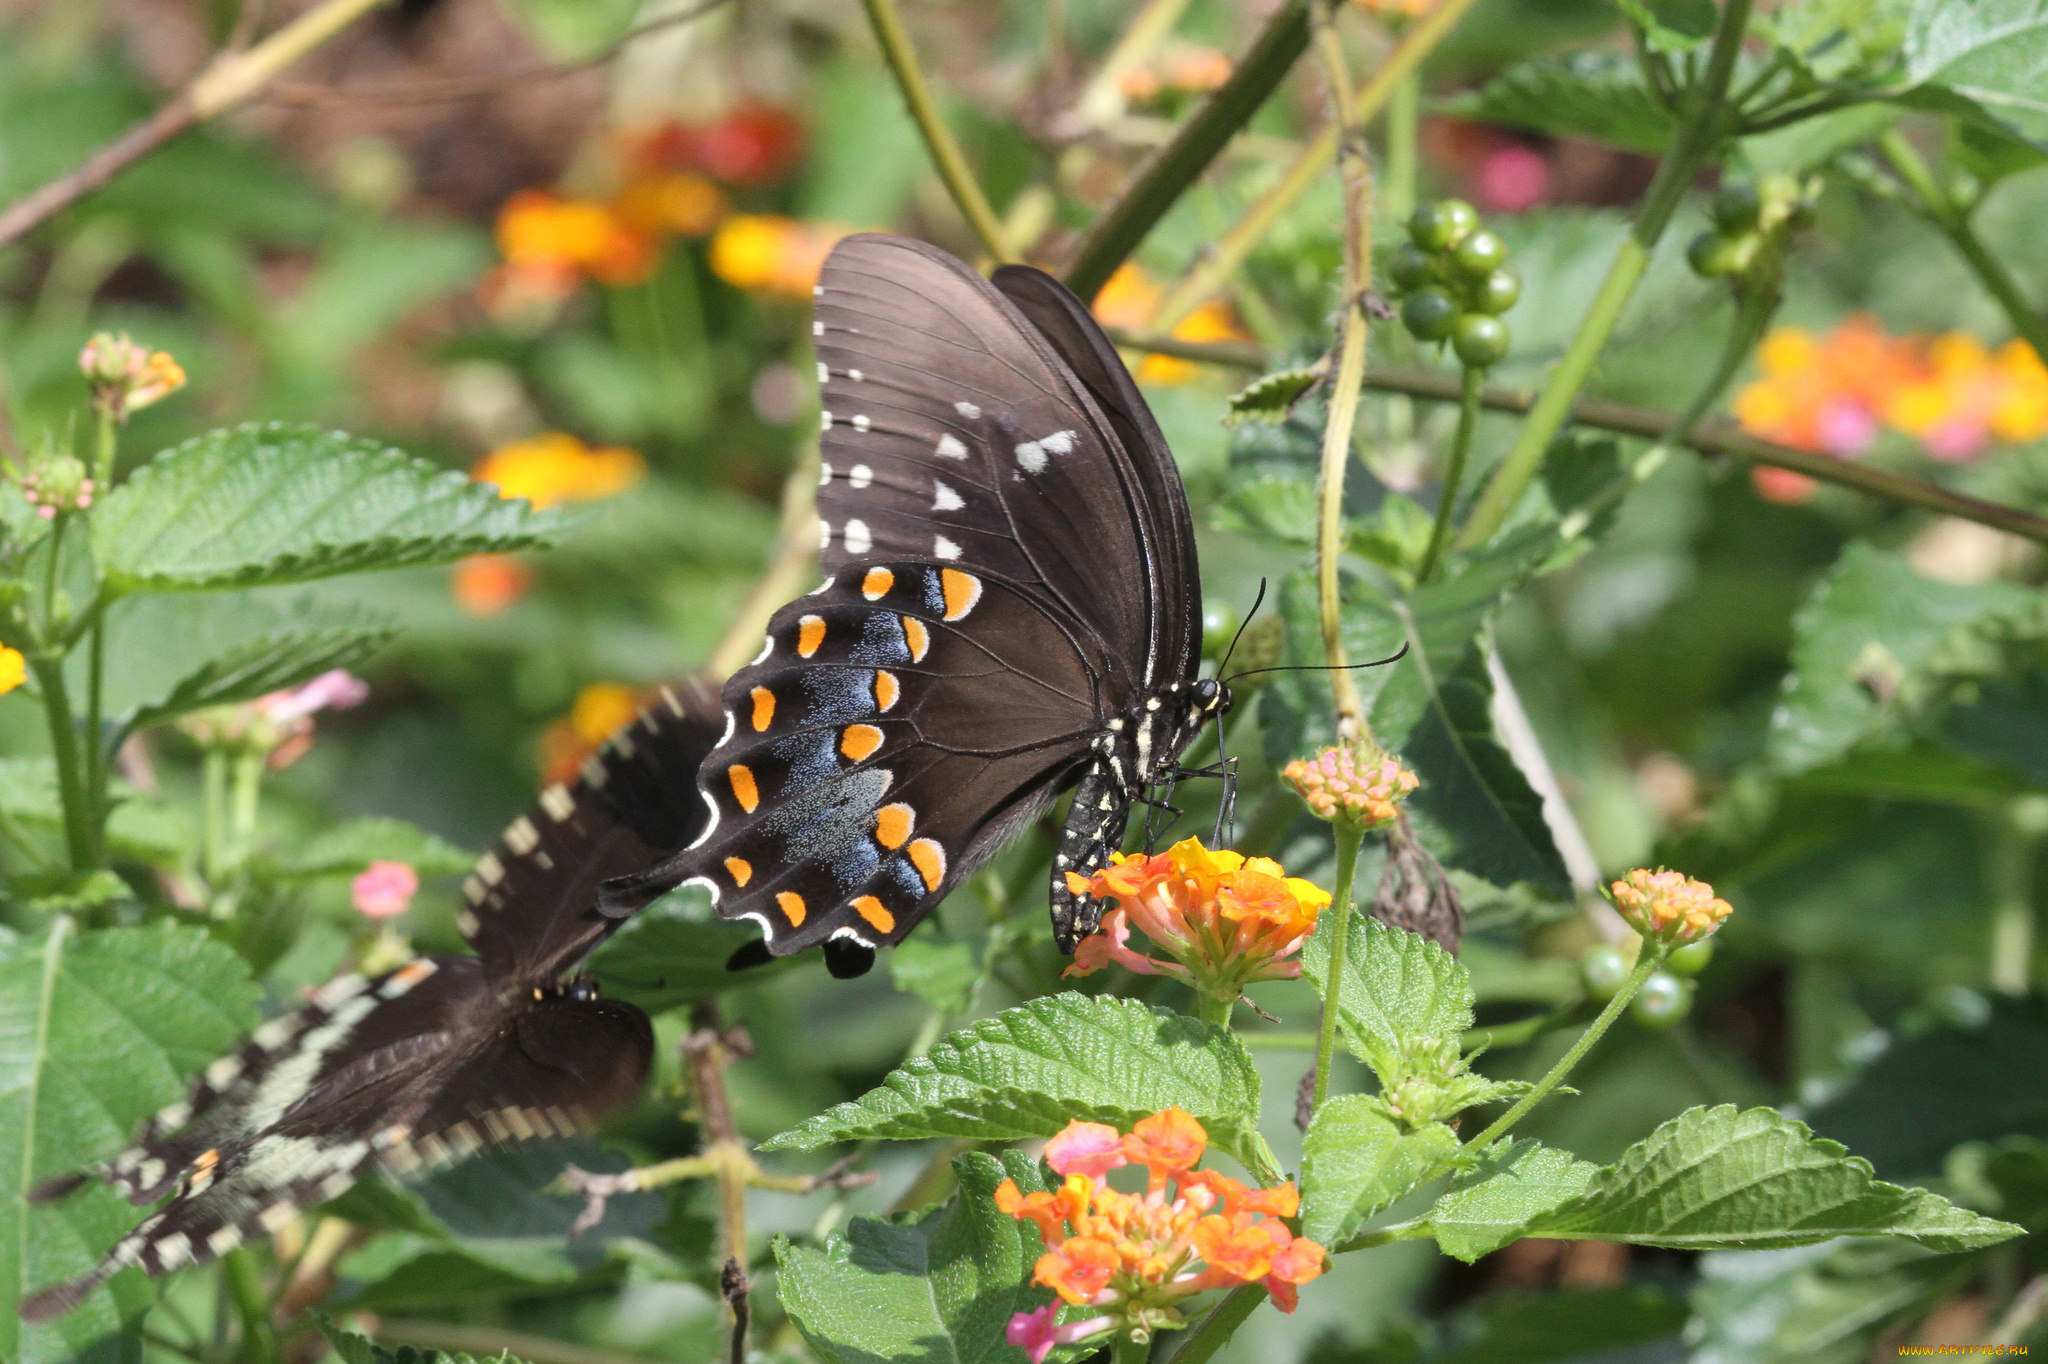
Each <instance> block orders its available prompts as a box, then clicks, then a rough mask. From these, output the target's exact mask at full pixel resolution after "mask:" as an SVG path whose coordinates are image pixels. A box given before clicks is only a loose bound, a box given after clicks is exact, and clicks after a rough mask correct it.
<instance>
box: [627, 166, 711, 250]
mask: <svg viewBox="0 0 2048 1364" xmlns="http://www.w3.org/2000/svg"><path fill="white" fill-rule="evenodd" d="M611 211H612V213H613V214H614V215H616V216H617V218H618V219H619V221H620V222H622V223H625V224H626V225H627V226H628V227H630V228H632V229H633V230H634V231H636V232H639V233H642V234H644V235H645V236H647V237H648V238H650V239H652V238H655V237H657V236H659V235H660V234H662V233H665V232H672V233H674V234H676V235H677V236H680V237H701V236H703V235H704V234H705V233H707V232H709V231H711V229H712V228H714V227H716V226H718V220H719V219H720V218H722V217H724V216H725V193H724V191H722V190H720V189H719V188H718V186H716V185H714V184H712V183H711V182H710V181H709V180H707V179H705V178H704V177H703V176H701V175H694V174H692V173H690V172H689V171H664V172H660V173H656V174H652V175H636V176H634V177H633V178H632V179H631V180H628V181H627V182H626V187H625V188H624V189H622V190H620V191H619V193H618V196H617V197H616V198H614V199H613V200H612V205H611Z"/></svg>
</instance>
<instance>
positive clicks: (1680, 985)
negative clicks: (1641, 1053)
mask: <svg viewBox="0 0 2048 1364" xmlns="http://www.w3.org/2000/svg"><path fill="white" fill-rule="evenodd" d="M1628 1009H1629V1012H1630V1013H1632V1014H1634V1015H1635V1016H1636V1022H1638V1023H1640V1024H1642V1025H1643V1026H1644V1027H1646V1028H1668V1027H1671V1026H1672V1025H1673V1024H1675V1023H1677V1022H1678V1021H1679V1020H1680V1019H1682V1018H1684V1017H1685V1016H1686V1015H1687V1014H1689V1013H1691V1012H1692V982H1691V981H1689V980H1681V979H1680V978H1678V977H1677V976H1674V975H1672V974H1671V973H1670V972H1669V971H1652V972H1651V973H1650V978H1649V979H1648V980H1646V981H1644V982H1643V988H1642V991H1641V993H1639V994H1638V995H1637V996H1636V997H1635V998H1634V999H1633V1000H1631V1001H1629V1006H1628Z"/></svg>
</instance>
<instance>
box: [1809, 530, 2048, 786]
mask: <svg viewBox="0 0 2048 1364" xmlns="http://www.w3.org/2000/svg"><path fill="white" fill-rule="evenodd" d="M2033 597H2034V594H2033V593H2031V592H2029V591H2027V590H2026V589H2024V588H2020V587H2013V586H2010V585H2007V584H2004V583H1984V584H1980V585H1976V586H1960V585H1957V584H1954V583H1943V582H1936V581H1934V580H1933V579H1931V578H1923V577H1921V576H1920V574H1918V573H1917V572H1915V571H1914V569H1913V567H1912V565H1911V564H1909V563H1907V562H1906V560H1905V559H1904V558H1903V557H1902V556H1900V555H1897V554H1892V553H1887V552H1886V551H1884V550H1881V549H1877V548H1875V547H1873V546H1871V545H1868V544H1865V543H1863V542H1861V541H1859V542H1857V543H1855V544H1852V545H1851V546H1850V547H1849V549H1848V551H1847V552H1846V553H1844V554H1843V555H1842V558H1841V562H1839V563H1838V564H1836V565H1835V567H1834V569H1833V570H1831V571H1830V572H1829V573H1828V575H1827V576H1826V577H1825V578H1823V579H1822V580H1821V581H1820V583H1819V584H1818V585H1817V586H1816V587H1815V588H1814V591H1813V596H1812V597H1811V598H1809V599H1808V601H1807V602H1806V604H1805V605H1804V606H1802V607H1801V608H1800V609H1799V613H1798V615H1797V616H1795V617H1794V618H1793V622H1792V628H1793V634H1794V640H1793V645H1792V672H1791V675H1790V676H1789V677H1788V679H1787V681H1786V684H1785V694H1784V697H1783V699H1782V700H1781V701H1780V703H1779V705H1778V708H1777V710H1776V711H1774V712H1773V713H1772V715H1771V731H1770V739H1769V752H1770V758H1771V762H1772V765H1773V766H1774V767H1776V768H1777V770H1778V771H1780V772H1783V773H1787V774H1790V773H1795V772H1804V771H1806V770H1807V769H1809V768H1813V767H1818V766H1820V765H1821V764H1822V763H1825V762H1828V761H1829V760H1831V759H1834V758H1838V757H1840V756H1841V755H1842V754H1844V753H1846V752H1847V751H1848V750H1849V749H1850V748H1852V747H1854V746H1855V745H1856V744H1857V743H1859V742H1861V741H1862V740H1864V739H1865V738H1868V737H1870V736H1871V735H1872V733H1873V732H1874V731H1876V730H1878V729H1879V728H1880V727H1881V726H1883V725H1884V724H1885V723H1886V722H1887V721H1888V720H1890V719H1892V718H1893V717H1895V716H1896V715H1897V714H1898V713H1899V712H1900V711H1901V710H1904V709H1906V708H1907V707H1908V706H1909V705H1911V704H1912V702H1913V701H1915V700H1916V699H1917V698H1918V696H1919V695H1920V693H1921V690H1922V688H1921V685H1919V684H1920V682H1921V680H1922V679H1923V678H1924V677H1925V676H1926V675H1927V674H1929V673H1931V672H1933V671H1936V670H1938V669H1939V668H1940V666H1941V665H1942V663H1943V662H1944V656H1945V654H1948V653H1950V652H1952V651H1953V650H1955V649H1956V648H1958V647H1959V646H1961V645H1962V644H1963V643H1965V642H1966V641H1967V639H1968V637H1969V636H1968V631H1969V628H1970V627H1973V626H1980V625H1982V624H1984V623H1987V622H1989V621H1991V620H1993V619H1995V618H1998V617H2002V616H2010V615H2013V614H2016V613H2018V612H2021V611H2024V610H2027V609H2029V608H2030V607H2032V606H2033V604H2034V603H2033Z"/></svg>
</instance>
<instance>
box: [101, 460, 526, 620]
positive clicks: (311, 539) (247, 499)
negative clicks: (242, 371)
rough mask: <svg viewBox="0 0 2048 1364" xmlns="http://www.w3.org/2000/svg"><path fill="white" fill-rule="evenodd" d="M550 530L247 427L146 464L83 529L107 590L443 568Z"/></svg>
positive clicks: (450, 485) (410, 464) (437, 478)
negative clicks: (429, 566) (89, 532)
mask: <svg viewBox="0 0 2048 1364" xmlns="http://www.w3.org/2000/svg"><path fill="white" fill-rule="evenodd" d="M560 525H561V522H560V520H559V518H557V517H555V516H554V515H552V514H548V513H536V512H534V511H533V509H532V508H530V507H529V506H527V505H526V504H525V503H524V502H519V501H507V500H505V499H503V498H500V497H499V496H498V495H497V493H496V491H495V490H493V489H491V488H489V487H486V486H484V485H483V484H478V483H472V482H471V481H470V480H469V479H467V478H465V477H463V476H462V475H461V474H458V473H456V472H454V471H453V470H449V469H442V468H438V467H437V466H435V465H432V464H429V463H427V462H426V461H425V460H419V459H414V458H412V457H411V456H409V455H406V454H404V453H403V452H401V451H398V450H393V449H389V448H387V447H384V446H380V445H378V444H377V443H376V442H374V441H368V440H359V439H356V438H354V437H351V436H345V435H342V434H340V433H338V432H323V431H320V430H317V429H315V428H313V427H309V426H282V425H267V426H259V425H253V424H252V425H247V426H238V427H234V428H232V429H229V430H222V431H214V432H211V433H209V434H207V435H204V436H199V437H196V438H195V439H193V440H189V441H187V442H186V443H185V444H183V445H180V446H178V447H177V448H176V449H174V450H170V451H167V452H165V453H164V454H162V455H159V456H157V458H156V460H155V461H154V462H153V463H150V464H148V465H146V466H144V467H143V468H142V469H141V470H139V471H138V472H137V473H136V475H135V476H134V477H133V478H131V479H130V480H129V481H128V482H127V483H126V484H124V485H122V486H121V487H119V488H117V489H115V490H114V492H113V493H112V494H110V495H109V496H108V497H107V499H106V501H105V502H104V503H103V504H102V505H101V506H100V508H99V510H98V511H97V513H96V514H95V515H94V516H93V525H92V530H93V550H94V553H95V554H96V555H97V556H98V558H99V561H100V564H101V565H102V567H103V568H104V570H105V573H106V576H107V582H108V584H109V586H111V587H112V588H113V589H114V590H116V591H120V592H133V591H139V590H145V589H148V590H154V591H163V592H173V591H189V590H192V589H196V588H219V587H254V586H258V585H263V584H271V583H289V582H304V581H307V580H309V579H313V578H324V577H329V576H332V575H333V574H337V573H357V572H362V571H365V570H368V569H380V568H399V567H403V566H405V565H409V564H434V563H446V562H449V561H451V560H454V559H459V558H461V557H462V556H463V555H466V554H481V553H486V552H498V551H503V550H511V549H521V548H524V547H526V546H528V545H534V544H538V543H540V542H541V541H543V540H544V539H545V538H546V537H548V536H549V535H551V534H553V533H555V531H556V530H557V529H559V527H560Z"/></svg>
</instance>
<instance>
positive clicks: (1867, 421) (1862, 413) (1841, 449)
mask: <svg viewBox="0 0 2048 1364" xmlns="http://www.w3.org/2000/svg"><path fill="white" fill-rule="evenodd" d="M1814 438H1815V439H1816V440H1817V441H1818V442H1819V444H1820V448H1821V449H1822V450H1823V451H1825V452H1826V453H1828V454H1830V455H1835V456H1837V457H1839V458H1842V459H1853V458H1855V457H1856V456H1857V455H1860V454H1862V453H1863V452H1864V451H1865V450H1868V449H1869V448H1870V442H1872V441H1874V440H1876V439H1877V414H1876V413H1874V412H1872V411H1871V410H1870V409H1869V408H1867V407H1865V406H1863V405H1862V404H1861V403H1855V402H1845V401H1841V400H1834V401H1830V402H1828V403H1825V404H1823V405H1822V407H1821V409H1820V413H1819V415H1817V416H1816V417H1815V418H1814Z"/></svg>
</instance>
